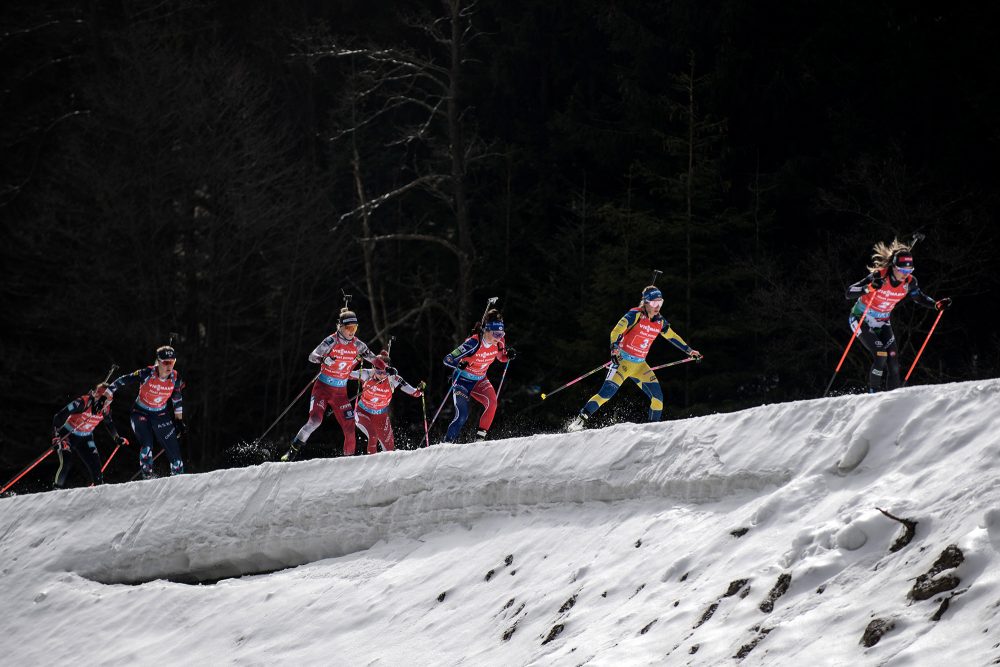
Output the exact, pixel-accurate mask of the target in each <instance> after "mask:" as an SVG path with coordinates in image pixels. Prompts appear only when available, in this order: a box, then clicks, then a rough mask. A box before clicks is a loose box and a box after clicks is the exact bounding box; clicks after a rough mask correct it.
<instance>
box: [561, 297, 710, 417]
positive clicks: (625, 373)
mask: <svg viewBox="0 0 1000 667" xmlns="http://www.w3.org/2000/svg"><path fill="white" fill-rule="evenodd" d="M662 307H663V293H662V292H661V291H660V290H659V289H658V288H657V287H656V286H655V285H649V286H648V287H646V288H645V289H644V290H643V291H642V301H641V302H640V303H639V306H638V307H636V308H632V309H631V310H629V311H628V312H627V313H625V314H624V315H623V316H622V318H621V319H620V320H618V324H616V325H615V328H614V329H612V330H611V367H610V369H609V370H608V375H607V377H606V378H605V380H604V384H603V385H602V386H601V388H600V390H599V391H598V392H597V393H596V394H594V396H592V397H591V399H590V400H589V401H587V403H586V405H584V406H583V409H582V410H581V411H580V414H579V415H577V416H576V418H575V419H574V420H573V421H572V422H570V424H569V426H568V427H567V429H568V430H569V431H579V430H581V429H583V428H584V427H585V426H586V425H587V420H588V419H590V416H591V415H592V414H594V413H595V412H597V409H598V408H600V407H601V406H602V405H604V404H605V403H606V402H607V401H608V400H609V399H610V398H611V397H612V396H614V395H615V394H616V393H617V392H618V388H619V387H621V386H622V383H623V382H625V380H627V379H631V380H632V381H633V382H635V383H636V385H638V387H639V389H641V390H642V392H643V393H644V394H646V396H648V397H649V421H651V422H656V421H660V413H661V412H662V410H663V390H662V389H660V383H659V381H658V380H657V379H656V374H655V373H654V372H653V371H652V369H650V367H649V364H647V363H646V355H647V354H648V353H649V348H650V346H652V344H653V341H654V340H656V339H657V337H658V336H663V337H664V338H666V339H667V340H668V341H670V343H671V344H672V345H673V346H674V347H676V348H677V349H678V350H680V351H681V352H683V353H684V354H687V355H688V356H690V357H693V358H695V359H697V360H699V361H700V360H701V353H700V352H698V350H695V349H693V348H692V347H691V346H690V345H688V344H687V343H685V342H684V339H683V338H681V337H680V336H679V335H677V333H676V332H675V331H674V330H673V329H672V328H671V327H670V322H668V321H667V320H666V319H665V318H664V317H663V315H661V314H660V308H662Z"/></svg>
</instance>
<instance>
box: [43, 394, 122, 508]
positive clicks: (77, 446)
mask: <svg viewBox="0 0 1000 667" xmlns="http://www.w3.org/2000/svg"><path fill="white" fill-rule="evenodd" d="M107 388H108V385H106V384H104V383H103V382H102V383H100V384H98V385H97V386H96V387H94V388H93V389H91V390H90V391H89V392H88V393H86V394H84V395H83V396H80V397H79V398H77V399H76V400H74V401H73V402H72V403H70V404H69V405H67V406H66V407H64V408H63V409H62V410H60V411H59V412H57V413H56V416H55V417H53V419H52V446H53V447H55V450H56V454H57V455H58V456H59V468H58V470H56V479H55V481H54V482H53V484H52V485H53V486H54V487H55V488H57V489H62V488H65V487H66V478H67V477H68V476H69V473H70V470H72V469H73V457H72V456H71V455H70V454H71V453H72V454H76V455H77V456H78V457H80V460H81V461H83V464H84V465H85V466H86V468H87V472H88V473H89V474H90V480H91V481H92V482H93V483H94V484H95V485H97V484H103V483H104V476H103V475H102V474H101V455H100V454H99V453H98V451H97V445H96V444H95V443H94V429H96V428H97V425H98V424H101V423H103V424H104V426H105V428H107V429H108V433H110V434H111V437H112V438H113V439H114V441H115V444H116V445H119V446H124V445H128V440H127V439H126V438H123V437H122V436H120V435H118V429H116V428H115V424H114V422H113V421H112V420H111V403H110V402H109V401H108V400H107V397H106V396H105V395H104V392H105V390H107Z"/></svg>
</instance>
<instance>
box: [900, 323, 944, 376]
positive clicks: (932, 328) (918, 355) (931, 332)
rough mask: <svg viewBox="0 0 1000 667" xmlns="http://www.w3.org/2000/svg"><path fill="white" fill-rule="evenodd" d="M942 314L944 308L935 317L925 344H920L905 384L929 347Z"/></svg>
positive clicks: (907, 372) (907, 373)
mask: <svg viewBox="0 0 1000 667" xmlns="http://www.w3.org/2000/svg"><path fill="white" fill-rule="evenodd" d="M942 315H944V309H941V310H939V311H938V315H937V317H935V318H934V324H932V325H931V330H930V331H928V332H927V338H925V339H924V344H923V345H921V346H920V351H919V352H917V356H916V358H915V359H914V360H913V364H912V365H911V366H910V370H908V371H906V377H905V378H903V384H906V382H907V380H909V379H910V373H912V372H913V369H914V368H916V367H917V362H918V361H920V355H921V354H923V353H924V348H925V347H927V343H928V341H930V339H931V334H933V333H934V328H935V327H936V326H937V324H938V320H940V319H941V316H942Z"/></svg>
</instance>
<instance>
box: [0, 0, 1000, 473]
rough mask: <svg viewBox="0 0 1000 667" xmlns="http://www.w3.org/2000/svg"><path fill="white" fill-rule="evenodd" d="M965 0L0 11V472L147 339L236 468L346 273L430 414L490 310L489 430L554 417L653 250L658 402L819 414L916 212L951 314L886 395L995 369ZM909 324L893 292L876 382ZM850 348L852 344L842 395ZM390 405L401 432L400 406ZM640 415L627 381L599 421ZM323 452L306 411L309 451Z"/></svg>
mask: <svg viewBox="0 0 1000 667" xmlns="http://www.w3.org/2000/svg"><path fill="white" fill-rule="evenodd" d="M973 4H975V3H968V5H967V4H966V3H929V4H928V3H912V2H903V1H898V2H881V3H872V2H869V1H845V2H837V3H829V2H825V3H824V2H806V3H788V2H773V1H764V2H759V1H757V2H750V1H749V0H677V1H664V0H659V1H650V0H646V1H644V0H632V1H629V2H610V1H608V0H554V1H550V2H534V1H530V2H529V1H523V0H481V1H480V2H478V3H471V2H465V1H464V0H445V1H443V2H442V1H440V0H437V1H435V0H423V1H417V0H405V1H403V0H399V1H396V2H392V3H383V2H370V1H364V2H362V1H360V0H341V1H336V2H335V1H331V0H325V1H322V2H320V1H308V0H285V1H283V2H281V3H275V2H236V1H228V2H223V1H210V0H178V1H174V2H159V1H157V2H153V1H144V2H139V1H129V0H119V1H117V2H108V1H98V0H92V1H89V2H84V1H82V0H81V1H78V2H72V1H65V2H44V1H33V2H23V1H11V2H7V3H5V5H4V7H3V9H0V18H2V30H0V33H2V34H0V62H2V73H3V74H2V76H3V79H2V84H3V85H2V91H0V121H2V122H0V142H2V146H3V153H2V159H0V221H2V222H0V224H2V233H3V243H2V244H0V261H2V266H3V284H2V303H3V308H2V310H0V318H2V322H0V325H2V329H0V364H2V368H0V407H2V412H3V415H2V420H0V429H2V433H0V438H2V441H0V442H2V444H0V447H2V449H0V468H2V469H4V470H5V471H6V470H17V469H19V468H21V467H23V466H24V465H26V463H28V462H29V461H30V460H32V458H33V457H35V456H36V455H37V454H38V453H40V452H41V451H44V448H45V447H46V446H47V443H48V435H49V432H50V424H51V419H52V415H53V414H54V413H55V412H56V411H57V410H58V409H59V408H60V407H62V406H63V405H64V404H65V403H67V402H68V401H69V400H71V399H72V398H74V397H76V396H78V395H80V394H82V393H84V392H85V391H86V390H87V389H88V388H90V387H91V386H93V384H94V383H95V382H97V381H99V380H100V379H101V378H102V377H103V376H104V375H105V373H106V372H107V369H108V367H109V366H110V365H111V364H112V363H117V364H119V365H120V366H121V367H122V372H127V371H131V370H134V369H135V368H138V367H140V366H143V365H148V364H151V363H152V362H153V354H154V350H155V348H156V347H157V346H158V345H161V344H164V343H166V342H167V340H168V337H169V336H170V332H177V333H179V334H180V338H179V340H178V342H177V343H176V347H177V350H178V354H179V361H178V364H177V369H178V371H179V372H180V373H181V374H182V376H183V377H184V378H185V379H186V381H187V389H186V392H185V414H186V419H187V421H188V423H189V425H190V435H189V437H188V438H187V440H186V442H184V443H183V447H184V453H185V458H186V460H187V463H188V468H189V470H191V471H202V470H209V469H213V468H217V467H222V466H229V465H240V464H244V463H248V462H253V461H254V460H255V459H254V456H259V454H254V453H252V452H251V453H250V454H247V453H246V451H245V448H244V447H242V446H241V445H240V443H245V442H252V441H253V440H254V439H256V438H257V437H258V436H259V435H260V434H261V432H262V431H263V430H264V429H265V428H266V427H267V426H268V425H269V424H270V423H271V422H272V421H273V420H274V419H275V418H276V417H277V416H278V415H279V414H280V412H281V411H282V410H283V409H284V408H285V407H286V405H288V403H289V401H290V400H291V399H292V397H294V396H295V395H296V393H298V392H299V390H300V389H302V388H303V387H304V386H305V385H306V384H307V383H308V382H309V380H310V379H311V378H312V377H313V375H314V374H315V372H316V367H315V366H313V365H311V364H309V363H307V361H306V356H307V354H308V353H309V351H310V350H312V349H313V347H314V346H315V345H316V344H317V343H319V342H320V340H321V339H322V338H323V337H324V336H326V335H327V334H328V333H330V332H331V331H332V330H333V328H334V325H335V320H336V315H337V311H338V309H339V307H340V305H341V290H344V291H346V292H348V293H350V294H353V295H354V301H353V303H352V305H353V306H354V307H355V310H357V312H358V314H359V316H360V318H361V329H360V332H359V335H360V336H361V338H362V339H364V340H366V341H369V342H370V344H371V345H372V347H373V348H375V349H376V350H378V349H379V348H380V347H381V346H382V345H384V344H385V343H386V342H387V340H388V337H389V336H390V335H394V336H396V341H395V343H394V344H393V361H394V364H395V365H396V366H397V367H398V368H399V369H400V372H401V373H402V375H403V376H404V377H405V378H406V379H407V380H409V381H411V382H413V383H416V382H417V381H419V380H426V381H428V383H429V385H430V392H429V400H428V410H431V411H432V410H433V409H434V408H436V407H437V404H438V402H439V401H440V400H441V398H442V397H443V396H444V393H445V391H446V389H447V376H446V374H445V369H444V368H443V367H442V365H441V363H440V360H441V357H442V356H443V355H444V354H445V353H447V352H448V351H450V350H451V349H452V348H453V347H454V346H455V345H456V344H457V343H458V342H460V341H461V340H462V339H463V338H464V336H465V335H466V334H467V333H468V331H469V328H470V326H471V324H472V323H473V322H474V321H475V320H477V319H478V317H479V314H480V313H481V311H482V308H483V305H484V303H485V300H486V298H487V297H490V296H499V297H500V306H501V308H502V310H503V311H504V314H505V318H506V321H507V325H508V343H509V344H510V345H512V346H514V347H516V348H517V349H518V350H519V352H520V356H519V357H518V359H517V360H516V361H515V362H513V363H511V365H510V368H509V373H508V376H507V380H506V383H505V386H504V390H503V396H502V400H501V406H500V409H499V412H498V416H497V420H496V422H495V424H494V429H493V434H494V437H497V436H499V435H500V434H531V433H538V432H545V431H552V430H555V429H557V428H559V427H560V426H561V425H562V424H564V423H565V422H566V421H568V420H569V418H570V417H571V416H572V415H573V414H575V413H576V411H577V410H578V409H579V408H580V406H581V405H582V404H583V402H584V400H585V399H586V398H587V397H588V396H589V395H590V394H591V393H593V392H594V391H595V390H596V388H597V387H598V386H599V385H600V376H597V375H595V376H593V377H592V378H591V379H590V380H589V381H585V382H582V383H580V384H579V385H578V386H576V387H574V388H572V389H571V390H567V391H565V392H563V393H561V394H559V395H558V396H556V397H553V399H551V400H548V401H546V402H545V403H544V404H543V403H542V402H541V401H540V399H539V392H541V391H549V390H551V389H552V388H554V387H556V386H558V385H560V384H562V383H563V382H565V381H567V380H569V379H571V378H573V377H575V376H577V375H579V374H581V373H583V372H584V371H586V370H588V369H590V368H593V367H594V366H597V365H598V364H600V363H602V362H604V361H605V360H606V359H607V350H608V346H607V336H608V332H609V330H610V329H611V327H612V326H613V325H614V323H615V322H616V321H617V320H618V318H619V317H620V316H621V315H622V313H624V311H625V310H627V309H628V308H629V307H631V306H633V305H635V304H636V303H637V302H638V298H639V294H640V291H641V289H642V287H643V286H644V285H646V284H647V283H648V281H649V278H650V276H651V274H652V271H653V269H660V270H662V271H663V272H664V273H663V275H662V277H661V278H660V279H659V281H658V283H659V286H660V287H661V288H662V290H663V291H664V293H665V296H666V303H665V305H664V314H665V315H666V316H667V318H668V319H669V320H670V321H671V322H672V324H673V326H674V328H675V330H676V331H677V332H678V333H680V334H681V335H682V336H683V337H684V338H685V339H686V340H687V341H688V342H689V343H691V344H692V345H693V346H694V347H695V348H697V349H699V350H700V351H701V352H702V353H703V354H704V355H705V360H704V362H702V363H701V364H697V365H696V364H686V365H683V366H680V367H677V368H671V369H667V370H665V371H663V372H661V373H660V378H661V381H662V382H663V384H664V389H665V393H666V395H667V407H666V411H665V413H664V414H665V418H666V419H677V418H680V417H684V416H689V415H698V414H706V413H712V412H725V411H732V410H737V409H740V408H745V407H748V406H754V405H760V404H763V403H772V402H777V401H788V400H794V399H802V398H814V397H817V396H819V395H821V394H822V392H823V389H824V388H825V386H826V383H827V381H828V380H829V379H830V375H831V373H832V371H833V368H834V367H835V366H836V363H837V360H838V358H839V356H840V354H841V352H842V350H843V347H844V345H845V344H846V343H847V340H848V337H849V330H848V328H847V313H848V309H849V305H850V304H849V303H848V302H846V301H845V300H844V298H843V291H844V288H845V287H846V286H847V285H848V284H849V283H852V282H854V281H857V280H859V279H861V278H862V277H863V276H864V275H865V273H866V269H865V266H866V264H867V262H868V260H869V257H870V254H871V247H872V245H873V243H874V242H876V241H878V240H883V241H890V240H892V238H893V237H894V236H899V237H900V238H904V237H905V238H909V236H910V235H911V234H912V233H913V232H917V231H919V232H922V233H923V234H926V239H925V240H923V241H922V242H921V243H920V245H918V246H917V248H916V252H915V255H916V264H917V271H916V275H917V276H918V278H919V280H920V284H921V286H922V287H923V288H924V289H925V291H927V292H928V293H930V294H931V295H932V296H934V297H937V298H940V297H942V296H951V297H953V299H954V306H953V308H952V309H950V310H949V311H948V312H947V314H946V315H945V316H944V317H943V318H942V319H941V322H940V325H939V326H938V328H937V330H936V332H935V335H934V338H933V339H932V341H931V344H930V345H929V346H928V348H927V350H926V352H925V353H924V356H923V358H922V359H921V365H920V366H918V368H917V370H916V371H915V373H914V377H913V378H911V384H912V383H922V384H923V383H937V382H947V381H956V380H970V379H975V378H984V377H995V376H997V375H998V369H1000V340H998V335H997V333H996V330H995V328H994V326H993V321H994V320H993V316H991V315H990V314H989V313H990V311H991V310H992V308H993V304H995V296H994V295H995V293H996V288H997V277H996V271H995V259H994V256H995V254H996V253H997V251H998V247H1000V246H998V239H997V235H998V232H997V230H996V225H995V223H994V218H995V214H996V211H997V204H998V194H1000V166H998V165H1000V163H998V160H997V159H996V155H997V151H998V148H1000V146H998V139H1000V124H998V120H997V119H998V118H1000V90H998V86H1000V84H998V77H997V76H996V64H997V63H998V62H1000V58H998V54H997V53H996V46H995V45H996V44H997V41H996V39H995V35H994V33H995V26H996V25H997V24H998V19H1000V10H998V8H997V6H996V5H994V4H991V3H980V4H982V5H983V6H980V7H976V6H970V5H973ZM935 5H937V6H935ZM933 317H934V313H933V312H932V311H927V310H923V309H920V308H916V307H914V306H912V305H907V304H904V305H903V306H901V307H900V308H899V309H897V314H896V315H895V317H894V323H895V328H896V332H897V337H898V338H899V340H900V343H901V356H902V360H903V369H904V372H905V370H906V368H907V367H908V365H909V363H910V361H912V359H913V357H914V354H915V352H916V349H917V348H918V347H919V345H920V343H921V342H922V340H923V337H924V336H925V335H926V333H927V331H928V330H929V328H930V324H931V322H932V320H933ZM678 356H679V355H678V353H677V351H676V350H674V349H673V348H672V347H671V346H669V345H668V344H666V343H660V344H658V345H657V346H656V347H654V349H653V352H652V354H651V357H650V360H651V362H655V363H662V362H665V361H669V360H672V359H674V358H678ZM868 365H869V360H868V358H867V355H866V354H865V353H864V352H863V351H862V350H860V349H855V350H852V352H851V355H850V357H849V359H848V362H847V364H845V367H844V369H843V371H842V372H841V374H840V375H839V376H838V378H837V381H836V383H835V384H834V390H835V391H837V392H854V391H860V390H861V388H862V385H863V382H864V380H865V373H866V369H867V367H868ZM493 375H494V384H496V382H497V381H498V380H499V369H498V368H497V367H495V368H494V370H493ZM131 399H132V397H131V396H129V397H127V398H126V397H122V398H119V399H118V400H117V401H116V405H115V411H116V412H115V416H116V421H117V423H118V425H119V427H120V428H121V429H122V430H123V432H126V433H129V435H131V433H130V431H129V429H128V426H127V424H128V421H127V420H128V408H129V406H130V404H131ZM394 405H395V408H394V423H395V425H396V431H397V441H398V443H399V445H400V446H402V447H404V448H405V447H416V446H419V445H420V441H421V440H422V437H423V431H422V425H421V417H420V404H419V401H415V400H413V399H410V398H408V397H406V396H404V395H399V396H398V397H397V399H396V401H394ZM306 412H307V399H306V398H303V399H301V400H300V402H299V403H298V404H297V405H296V406H294V407H293V408H292V410H291V411H290V412H289V414H288V415H287V416H286V417H285V418H284V419H283V420H282V421H281V422H280V423H279V424H278V426H277V427H276V428H275V429H274V431H273V432H272V435H271V436H268V442H271V443H272V444H271V445H270V446H271V447H272V449H275V450H277V449H281V450H283V449H284V447H285V444H286V443H287V441H288V439H290V437H291V435H292V434H294V432H295V431H296V430H297V429H298V428H299V426H300V425H301V424H302V422H303V421H304V420H305V416H306ZM473 414H474V416H473V419H476V418H477V417H476V416H475V415H477V414H478V412H476V411H474V413H473ZM644 415H645V400H644V398H643V397H642V396H641V394H640V393H639V392H638V391H635V390H634V387H630V388H625V389H623V390H622V392H621V393H620V395H619V397H618V398H616V399H615V401H613V402H611V403H609V404H608V406H607V407H606V408H605V409H604V410H602V412H601V413H599V419H595V421H596V422H598V423H599V424H603V423H607V422H608V421H610V420H612V419H615V420H632V421H641V420H642V419H644ZM444 417H445V421H447V420H448V419H450V410H447V409H446V411H445V413H444ZM438 428H440V426H439V427H438ZM467 430H470V431H471V430H472V426H471V425H470V426H467ZM99 433H100V431H99ZM435 435H436V437H434V438H433V439H434V440H436V439H439V438H440V433H437V434H435ZM272 436H273V438H272ZM98 442H99V444H100V446H101V448H102V451H103V452H104V454H105V455H107V453H108V452H109V451H110V443H109V440H108V439H107V437H106V435H105V434H102V435H99V439H98ZM339 442H340V435H339V432H338V429H337V428H336V426H335V425H334V424H332V423H330V424H325V425H324V426H323V427H322V429H321V430H320V431H318V432H317V433H316V434H315V436H314V437H313V440H312V441H311V443H310V444H311V445H313V447H312V448H311V449H312V450H313V451H314V452H315V453H318V454H331V453H333V452H334V451H335V447H338V446H339ZM324 447H326V449H324ZM277 453H278V452H277V451H275V452H274V454H277ZM135 457H136V455H135V452H134V451H132V452H131V453H129V454H126V455H121V456H120V458H119V459H118V460H117V461H116V462H115V464H114V466H113V467H112V469H109V478H110V479H112V480H115V479H121V478H127V477H128V476H130V475H131V474H132V473H133V472H134V471H135V470H136V464H135Z"/></svg>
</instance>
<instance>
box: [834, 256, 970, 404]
mask: <svg viewBox="0 0 1000 667" xmlns="http://www.w3.org/2000/svg"><path fill="white" fill-rule="evenodd" d="M868 270H869V271H870V273H869V274H868V275H867V276H865V278H863V279H862V280H859V281H858V282H856V283H854V284H853V285H851V286H850V287H848V288H847V292H846V294H845V297H846V299H847V300H848V301H854V302H855V303H854V307H853V308H852V309H851V315H850V317H849V323H850V326H851V331H854V330H855V328H857V327H858V320H860V319H861V316H862V315H864V318H865V319H864V322H862V323H861V327H860V328H858V329H857V332H858V333H857V337H858V340H859V341H861V344H862V345H864V347H865V349H866V350H868V352H870V353H871V355H872V356H873V357H874V360H875V361H874V363H873V364H872V367H871V370H870V371H868V391H869V393H875V392H877V391H879V390H880V389H882V384H883V381H884V382H885V387H886V389H895V388H896V387H898V386H899V385H900V379H899V356H898V350H897V347H896V335H895V334H894V333H893V331H892V322H891V321H890V318H891V315H892V310H893V309H894V308H895V307H896V306H897V305H898V304H899V303H900V302H902V301H903V300H906V299H909V300H910V301H913V302H914V303H916V304H917V305H919V306H923V307H924V308H930V309H937V310H943V309H945V308H947V307H948V306H950V305H951V299H950V298H947V297H946V298H944V299H940V300H937V301H935V300H934V299H933V298H932V297H930V296H928V295H927V294H925V293H924V292H922V291H920V288H919V287H918V286H917V279H916V277H915V276H914V275H913V253H912V252H911V251H910V246H908V245H906V244H905V243H901V242H900V241H899V240H896V239H893V241H892V243H891V244H889V245H886V244H885V243H882V242H881V241H880V242H879V243H876V244H875V247H874V248H873V253H872V265H871V266H869V267H868ZM866 311H867V312H866Z"/></svg>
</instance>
